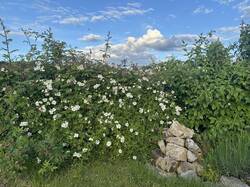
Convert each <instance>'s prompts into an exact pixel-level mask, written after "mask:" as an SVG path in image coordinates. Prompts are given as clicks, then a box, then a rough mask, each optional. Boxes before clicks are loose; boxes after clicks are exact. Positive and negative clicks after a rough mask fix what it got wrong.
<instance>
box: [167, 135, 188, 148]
mask: <svg viewBox="0 0 250 187" xmlns="http://www.w3.org/2000/svg"><path fill="white" fill-rule="evenodd" d="M166 142H167V143H173V144H176V145H179V146H181V147H184V145H185V140H184V139H182V138H179V137H168V138H166Z"/></svg>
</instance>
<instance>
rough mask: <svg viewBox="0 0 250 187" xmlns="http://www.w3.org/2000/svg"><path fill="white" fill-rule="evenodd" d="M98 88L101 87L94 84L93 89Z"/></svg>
mask: <svg viewBox="0 0 250 187" xmlns="http://www.w3.org/2000/svg"><path fill="white" fill-rule="evenodd" d="M100 86H101V85H100V84H96V85H94V86H93V88H94V89H97V88H99V87H100Z"/></svg>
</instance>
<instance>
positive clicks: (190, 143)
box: [185, 138, 202, 158]
mask: <svg viewBox="0 0 250 187" xmlns="http://www.w3.org/2000/svg"><path fill="white" fill-rule="evenodd" d="M185 147H186V148H187V149H188V150H189V151H191V152H193V153H194V154H195V155H196V157H198V158H199V157H201V154H202V151H201V149H200V147H199V146H198V145H197V144H196V143H195V142H194V140H192V139H190V138H188V139H186V141H185Z"/></svg>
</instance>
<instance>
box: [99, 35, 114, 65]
mask: <svg viewBox="0 0 250 187" xmlns="http://www.w3.org/2000/svg"><path fill="white" fill-rule="evenodd" d="M111 38H112V37H111V33H110V32H108V34H107V37H106V39H105V49H104V50H101V52H103V54H102V63H104V64H105V63H107V60H108V59H109V58H110V53H109V50H110V48H111V44H110V40H111Z"/></svg>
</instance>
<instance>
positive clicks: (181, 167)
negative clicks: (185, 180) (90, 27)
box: [177, 162, 196, 175]
mask: <svg viewBox="0 0 250 187" xmlns="http://www.w3.org/2000/svg"><path fill="white" fill-rule="evenodd" d="M189 170H192V171H196V168H195V166H194V165H193V164H191V163H189V162H181V163H180V164H179V167H178V168H177V173H178V175H181V174H182V173H185V172H187V171H189Z"/></svg>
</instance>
